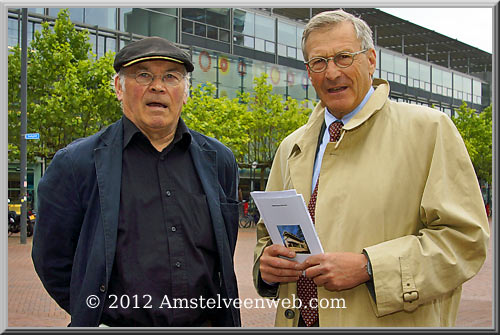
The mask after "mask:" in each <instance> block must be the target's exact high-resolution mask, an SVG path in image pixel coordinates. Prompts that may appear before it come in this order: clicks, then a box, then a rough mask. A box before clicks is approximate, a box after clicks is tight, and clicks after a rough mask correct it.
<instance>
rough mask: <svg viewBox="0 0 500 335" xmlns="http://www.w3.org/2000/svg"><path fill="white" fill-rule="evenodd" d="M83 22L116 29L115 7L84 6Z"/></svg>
mask: <svg viewBox="0 0 500 335" xmlns="http://www.w3.org/2000/svg"><path fill="white" fill-rule="evenodd" d="M84 20H85V23H87V24H93V25H98V26H99V27H105V28H109V29H116V28H117V27H116V8H85V16H84Z"/></svg>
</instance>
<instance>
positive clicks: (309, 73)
mask: <svg viewBox="0 0 500 335" xmlns="http://www.w3.org/2000/svg"><path fill="white" fill-rule="evenodd" d="M306 70H307V77H308V78H309V80H311V70H309V66H307V65H306Z"/></svg>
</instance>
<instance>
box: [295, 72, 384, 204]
mask: <svg viewBox="0 0 500 335" xmlns="http://www.w3.org/2000/svg"><path fill="white" fill-rule="evenodd" d="M373 87H374V88H375V91H374V92H373V94H372V95H371V97H370V99H368V101H367V102H366V104H365V106H364V107H363V108H362V109H361V110H360V111H359V112H358V113H357V114H356V115H355V116H354V117H353V118H352V119H351V120H350V121H349V122H348V123H347V124H345V125H344V127H342V135H341V140H342V136H343V135H344V133H345V132H346V131H349V130H352V129H355V128H357V127H359V126H360V125H361V124H363V123H364V122H365V121H366V120H368V119H369V118H370V117H371V116H372V115H374V114H375V113H376V112H378V111H379V110H380V109H381V108H382V107H383V106H384V104H385V102H386V101H387V97H388V96H389V83H388V82H387V81H385V80H382V79H374V81H373ZM324 110H325V105H324V104H323V102H321V101H320V102H319V103H318V104H317V105H316V107H315V108H314V110H313V112H312V113H311V116H310V117H309V120H308V121H307V123H306V125H305V126H304V127H305V128H304V131H303V132H302V135H300V136H298V137H297V139H296V140H295V142H294V143H292V150H291V152H290V155H289V156H288V163H289V166H290V177H291V180H292V182H293V186H294V188H295V189H296V190H297V193H300V194H302V195H303V197H304V200H305V201H306V203H308V202H309V198H310V196H311V188H312V187H311V186H312V177H310V176H312V174H313V169H314V161H315V156H316V148H317V145H318V136H319V132H320V130H321V126H322V125H323V123H324ZM341 140H340V141H341Z"/></svg>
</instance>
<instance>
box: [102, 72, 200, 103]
mask: <svg viewBox="0 0 500 335" xmlns="http://www.w3.org/2000/svg"><path fill="white" fill-rule="evenodd" d="M116 77H118V78H119V79H120V86H121V88H122V91H123V92H125V70H123V68H121V69H120V71H119V72H118V73H117V74H115V75H114V76H113V81H112V83H113V86H114V84H115V78H116ZM184 85H185V88H184V89H185V92H184V93H185V94H186V96H187V97H189V87H191V73H190V72H186V73H185V74H184ZM115 90H116V87H115Z"/></svg>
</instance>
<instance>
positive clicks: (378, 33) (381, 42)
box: [259, 8, 492, 74]
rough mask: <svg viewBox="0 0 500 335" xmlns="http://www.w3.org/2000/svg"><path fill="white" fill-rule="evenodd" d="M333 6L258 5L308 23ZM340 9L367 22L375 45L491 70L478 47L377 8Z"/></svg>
mask: <svg viewBox="0 0 500 335" xmlns="http://www.w3.org/2000/svg"><path fill="white" fill-rule="evenodd" d="M334 9H336V8H272V9H271V8H259V10H265V11H267V12H272V13H273V14H275V15H280V16H284V17H287V18H290V19H292V20H295V21H300V22H303V23H307V21H308V20H309V18H310V17H311V15H312V16H314V15H316V14H318V13H320V12H323V11H327V10H334ZM343 9H344V10H345V11H346V12H349V13H351V14H353V15H355V16H357V17H360V18H361V19H363V20H365V21H366V22H367V23H368V25H369V26H370V28H371V29H372V31H373V40H374V43H375V45H376V46H379V47H382V48H385V49H389V50H392V51H395V52H399V53H401V54H405V55H408V56H412V57H415V58H419V59H422V60H424V61H427V62H431V63H434V64H438V65H440V66H443V67H446V68H450V69H453V70H456V71H460V72H463V73H469V74H479V73H484V72H491V71H492V55H491V54H490V53H488V52H485V51H483V50H481V49H478V48H475V47H473V46H470V45H468V44H465V43H462V42H460V41H458V40H456V39H452V38H449V37H447V36H445V35H442V34H440V33H437V32H435V31H434V30H430V29H427V28H424V27H421V26H419V25H417V24H414V23H411V22H409V21H406V20H403V19H400V18H398V17H396V16H393V15H391V14H388V13H385V12H383V11H381V10H378V9H376V8H343ZM429 10H432V8H429Z"/></svg>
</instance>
